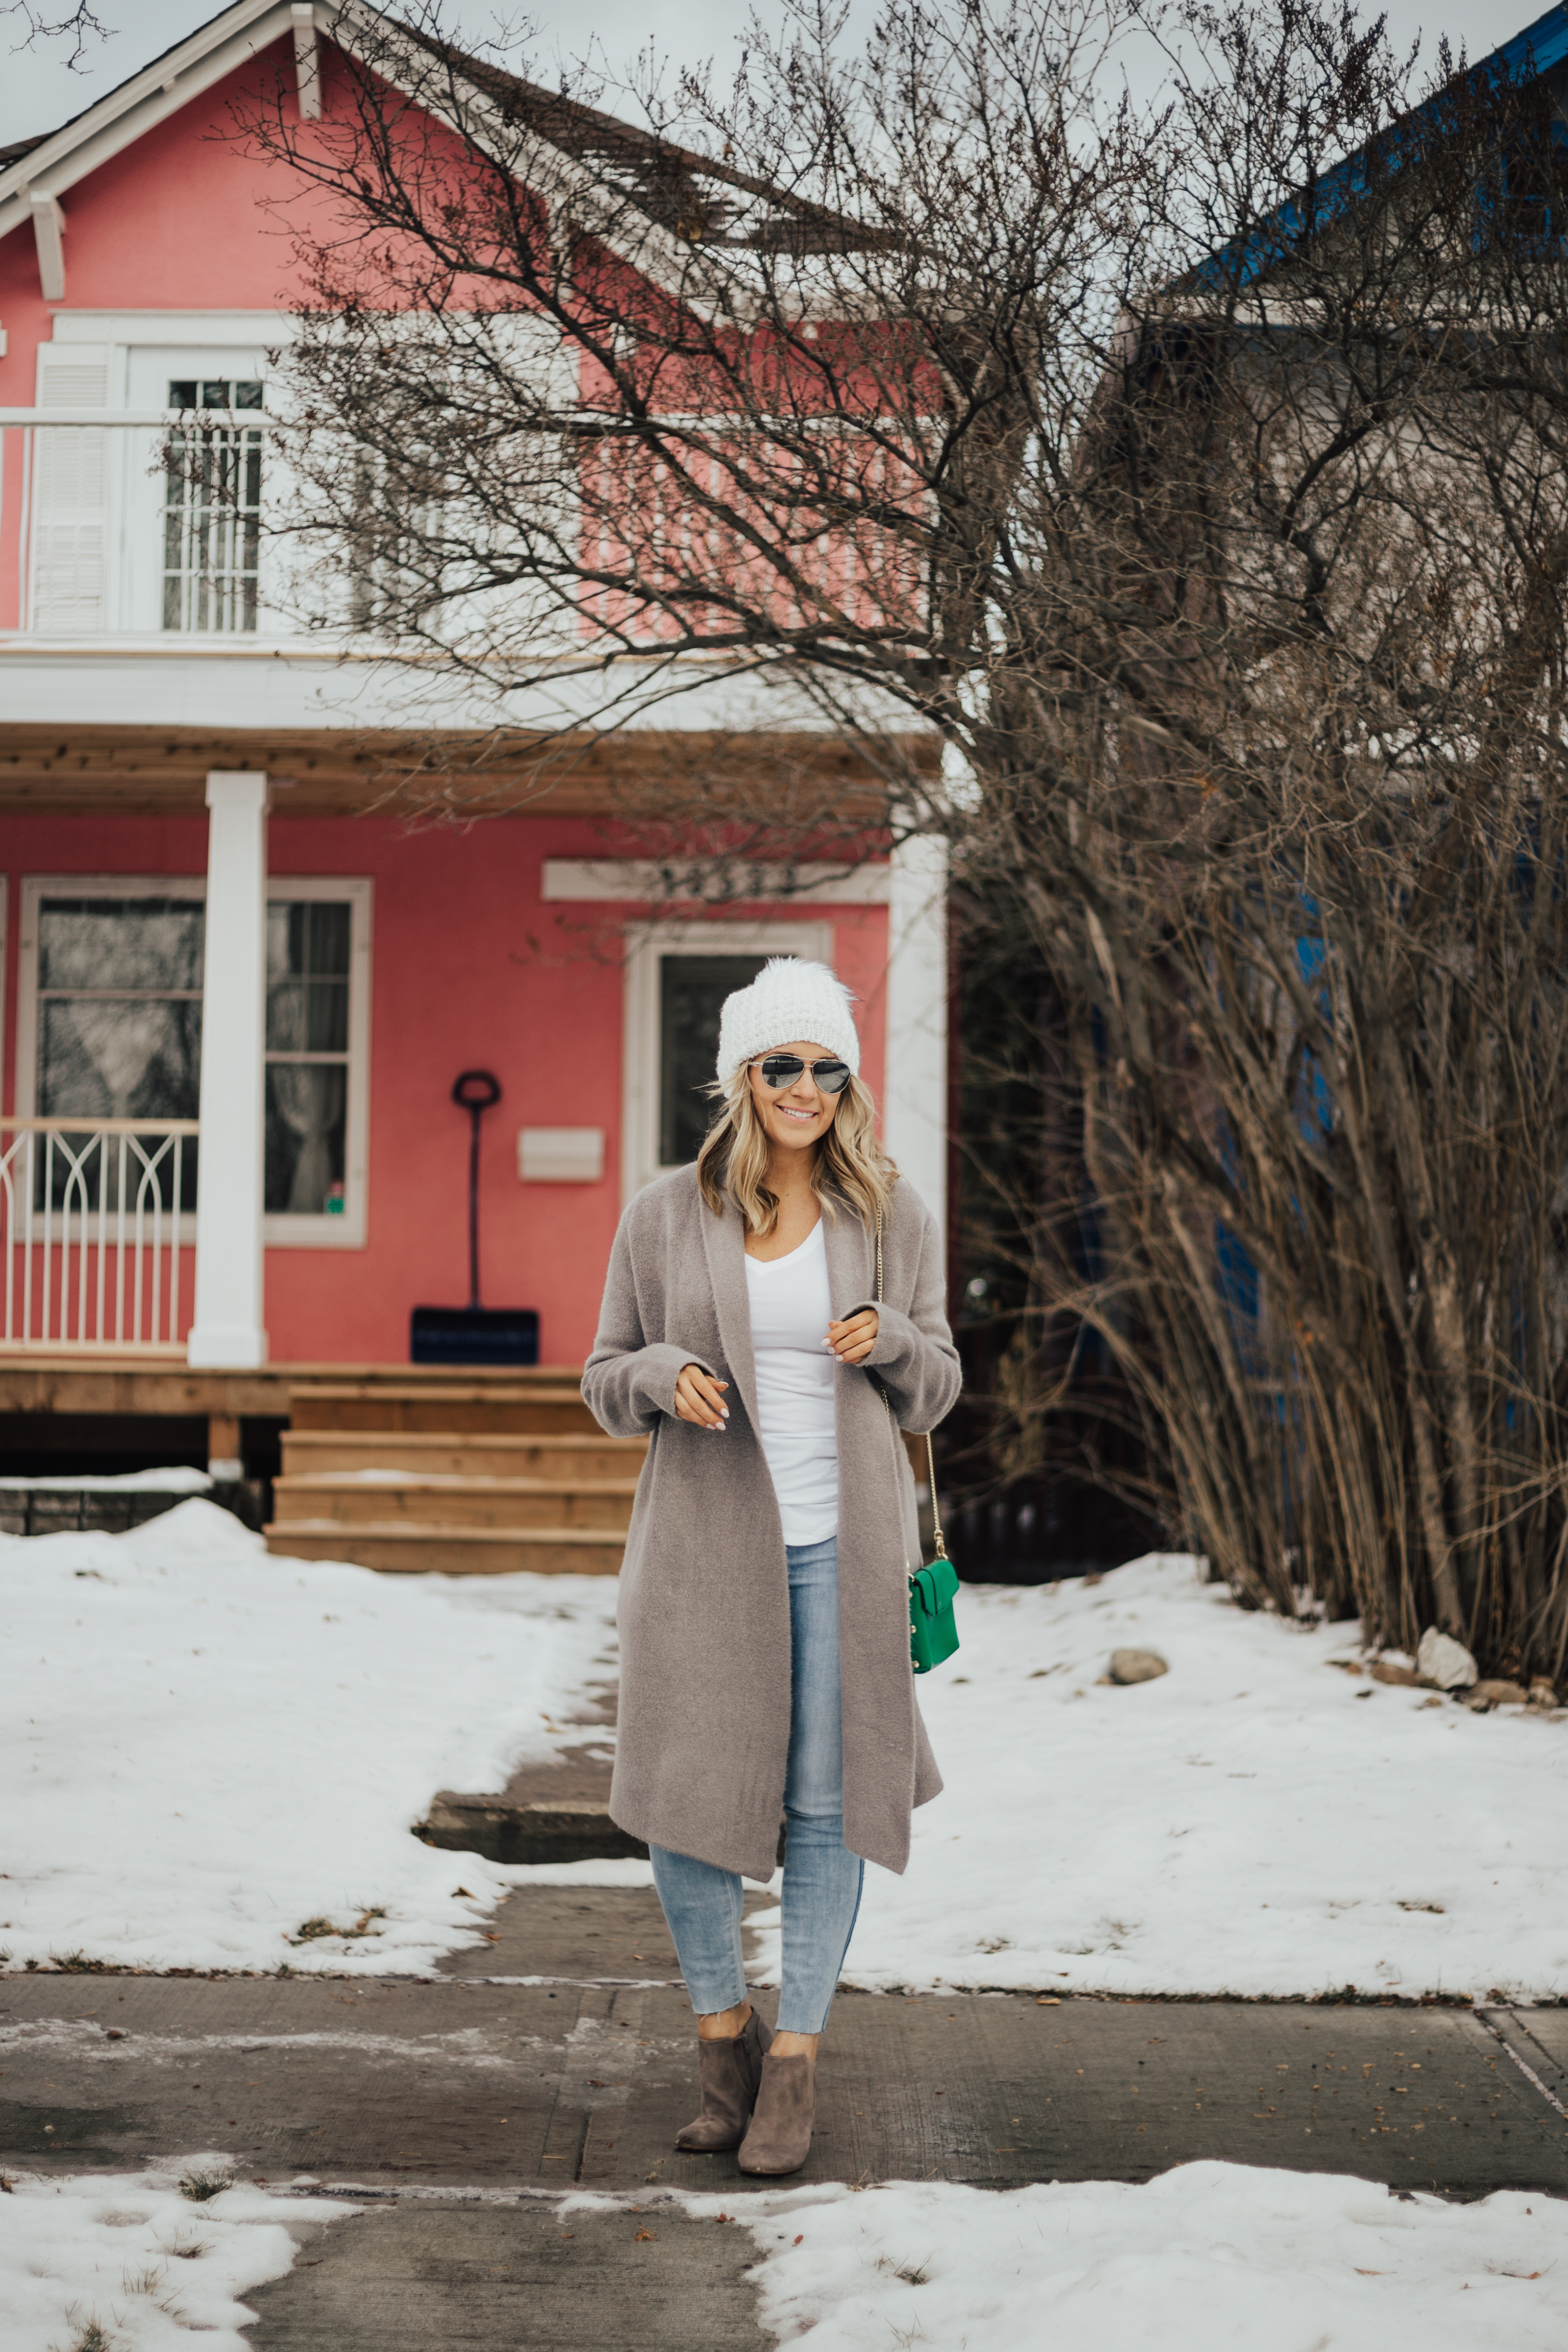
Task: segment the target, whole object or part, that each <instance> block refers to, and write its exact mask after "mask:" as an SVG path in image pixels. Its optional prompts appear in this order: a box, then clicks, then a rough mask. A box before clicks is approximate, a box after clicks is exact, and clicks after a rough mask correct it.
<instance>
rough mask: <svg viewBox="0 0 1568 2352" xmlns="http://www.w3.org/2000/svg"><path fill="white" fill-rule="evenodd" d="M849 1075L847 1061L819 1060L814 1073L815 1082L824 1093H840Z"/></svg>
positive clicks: (847, 1083)
mask: <svg viewBox="0 0 1568 2352" xmlns="http://www.w3.org/2000/svg"><path fill="white" fill-rule="evenodd" d="M851 1075H852V1073H851V1070H850V1066H849V1064H848V1063H847V1062H819V1063H818V1065H817V1067H816V1073H815V1076H816V1080H817V1084H818V1085H819V1086H820V1087H821V1089H822V1092H823V1093H824V1094H825V1095H841V1094H842V1093H843V1090H844V1088H845V1087H847V1086H848V1085H849V1082H850V1077H851Z"/></svg>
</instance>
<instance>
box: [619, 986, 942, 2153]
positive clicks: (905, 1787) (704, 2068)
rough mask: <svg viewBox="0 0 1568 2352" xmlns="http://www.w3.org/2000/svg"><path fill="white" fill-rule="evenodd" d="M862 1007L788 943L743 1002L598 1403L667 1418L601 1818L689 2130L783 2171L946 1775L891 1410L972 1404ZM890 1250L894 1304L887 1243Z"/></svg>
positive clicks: (644, 1505) (638, 1569) (804, 2141)
mask: <svg viewBox="0 0 1568 2352" xmlns="http://www.w3.org/2000/svg"><path fill="white" fill-rule="evenodd" d="M859 1073H860V1039H859V1037H858V1035H857V1034H856V1031H855V1025H854V1020H853V1016H852V1009H851V999H850V996H849V992H848V991H847V990H846V989H845V988H844V986H843V984H842V982H841V981H839V980H838V979H837V978H836V977H835V975H834V974H833V973H832V972H831V971H829V970H828V969H827V967H826V966H825V965H822V964H814V963H804V962H797V961H792V960H790V959H787V958H782V957H776V958H774V960H773V961H771V962H769V963H768V965H767V966H766V967H765V968H764V970H763V971H761V972H760V973H759V974H758V977H757V979H756V980H755V981H753V982H752V983H751V985H750V986H749V987H747V988H743V989H739V990H737V992H736V993H735V994H734V995H733V996H730V997H729V998H727V1000H726V1003H725V1006H724V1011H723V1014H722V1019H721V1026H720V1034H719V1052H718V1086H717V1087H716V1093H719V1094H720V1095H721V1097H722V1105H721V1108H720V1110H719V1113H718V1116H717V1118H716V1121H715V1123H714V1126H713V1127H712V1129H710V1131H709V1134H708V1136H707V1139H706V1142H705V1143H704V1145H703V1149H702V1152H701V1154H700V1156H699V1158H698V1160H697V1163H696V1166H695V1168H683V1169H681V1170H680V1171H677V1173H675V1174H674V1175H672V1176H665V1177H662V1178H661V1179H660V1180H659V1181H657V1182H656V1183H653V1184H651V1185H649V1187H648V1188H647V1190H646V1191H645V1192H641V1193H639V1194H638V1196H637V1198H636V1200H635V1201H633V1202H632V1205H631V1207H630V1208H629V1209H628V1210H627V1211H626V1213H625V1214H624V1216H623V1217H622V1220H621V1229H620V1231H619V1233H618V1234H616V1237H615V1247H614V1252H613V1254H612V1258H611V1263H610V1274H609V1278H608V1281H607V1282H606V1285H605V1291H604V1305H603V1309H602V1312H601V1318H600V1326H599V1336H598V1339H597V1340H596V1341H595V1343H594V1349H593V1354H592V1356H591V1359H590V1360H589V1363H588V1368H587V1370H586V1371H585V1372H584V1374H583V1381H582V1392H583V1395H584V1397H585V1398H586V1399H587V1401H588V1403H589V1405H590V1407H591V1410H592V1412H593V1414H594V1416H595V1418H596V1419H597V1420H598V1421H599V1423H601V1426H602V1427H603V1428H604V1429H606V1430H608V1431H609V1432H610V1433H611V1434H612V1436H617V1437H630V1436H636V1435H641V1434H643V1433H647V1434H648V1435H649V1436H650V1437H651V1439H652V1441H653V1442H652V1444H651V1445H650V1447H649V1451H648V1458H647V1462H646V1464H645V1465H644V1467H643V1475H642V1477H641V1479H640V1480H639V1482H638V1487H637V1500H636V1504H635V1507H634V1508H633V1511H632V1526H631V1530H630V1532H629V1534H628V1537H627V1540H626V1558H625V1566H624V1569H623V1570H622V1580H621V1606H620V1625H621V1717H620V1738H619V1742H618V1746H617V1752H616V1761H615V1777H614V1783H613V1787H612V1792H611V1801H610V1810H611V1812H612V1816H613V1818H614V1819H615V1821H616V1822H619V1823H620V1825H621V1827H622V1829H624V1830H627V1831H629V1832H631V1833H632V1835H633V1836H634V1837H639V1838H642V1839H644V1840H645V1841H646V1843H647V1844H648V1847H649V1851H650V1853H652V1856H653V1877H654V1883H655V1885H657V1887H658V1890H659V1896H660V1900H661V1902H662V1903H663V1905H664V1916H665V1918H666V1919H667V1920H668V1922H669V1927H670V1933H671V1935H672V1937H673V1938H674V1945H675V1949H676V1951H677V1952H678V1954H679V1955H680V1961H681V1969H682V1972H683V1974H684V1975H685V1981H686V1988H687V1991H688V1993H689V1995H690V1999H691V2004H692V2007H693V2009H694V2011H695V2012H696V2016H697V2035H698V2056H699V2073H700V2077H701V2089H702V2108H701V2112H700V2114H699V2115H698V2116H697V2117H696V2118H695V2121H694V2122H692V2123H690V2124H688V2125H687V2126H685V2129H684V2130H683V2131H682V2132H681V2133H680V2134H679V2135H678V2137H677V2139H676V2143H675V2144H676V2146H677V2147H682V2148H687V2149H698V2150H720V2149H730V2148H738V2150H739V2163H740V2168H741V2169H742V2171H745V2172H750V2173H761V2174H778V2173H786V2172H793V2171H796V2170H798V2169H799V2168H800V2166H801V2165H802V2164H803V2163H804V2162H805V2160H806V2157H807V2154H808V2152H809V2151H810V2144H811V2127H812V2120H813V2116H814V2113H815V2066H816V2055H817V2042H818V2037H819V2036H820V2034H821V2031H822V2028H823V2026H824V2025H825V2024H826V2022H827V2017H828V2011H829V2009H830V2007H831V2002H832V1998H833V1993H834V1990H835V1988H836V1986H837V1983H838V1979H839V1973H840V1969H841V1966H842V1963H843V1958H844V1954H845V1952H846V1950H847V1949H848V1947H849V1940H850V1937H851V1934H852V1930H853V1927H854V1922H855V1915H856V1912H857V1909H858V1907H859V1904H860V1895H861V1883H862V1875H863V1871H864V1864H866V1863H867V1862H875V1863H880V1864H882V1866H883V1869H885V1870H893V1871H902V1870H903V1869H904V1864H905V1863H906V1862H907V1860H908V1856H909V1819H910V1812H911V1809H912V1808H913V1807H914V1806H915V1805H923V1804H925V1803H926V1802H927V1801H929V1800H930V1799H931V1798H932V1797H935V1796H936V1794H937V1792H938V1791H939V1790H940V1788H941V1786H942V1782H941V1779H940V1776H939V1774H938V1773H937V1770H936V1762H935V1760H934V1759H933V1757H932V1754H931V1749H930V1747H929V1745H928V1743H927V1740H926V1738H925V1727H924V1726H923V1724H922V1723H921V1720H920V1713H919V1709H918V1708H917V1706H915V1691H914V1685H913V1680H912V1675H911V1670H910V1663H909V1603H908V1586H907V1573H908V1570H909V1569H910V1568H911V1567H913V1566H915V1565H917V1564H918V1561H919V1558H920V1553H919V1548H918V1547H919V1538H918V1532H917V1528H916V1518H915V1489H914V1482H913V1479H912V1477H911V1475H910V1469H909V1464H908V1459H907V1456H906V1455H905V1453H904V1446H903V1444H902V1442H901V1440H900V1438H899V1434H898V1432H899V1428H900V1426H903V1427H904V1428H906V1429H914V1430H927V1429H930V1428H933V1427H934V1426H935V1424H936V1423H937V1422H939V1421H940V1420H941V1419H942V1418H943V1416H944V1415H945V1414H946V1412H948V1411H949V1410H950V1409H951V1407H952V1405H953V1402H954V1401H955V1399H956V1396H957V1393H958V1387H959V1371H958V1361H957V1354H956V1349H955V1348H954V1345H953V1339H952V1335H951V1333H950V1332H949V1330H948V1328H947V1321H946V1315H945V1313H944V1311H943V1288H944V1286H943V1276H942V1255H941V1246H940V1242H939V1239H938V1235H937V1232H936V1224H935V1223H934V1221H933V1219H932V1217H931V1215H930V1213H929V1212H928V1211H927V1210H926V1209H925V1206H924V1205H923V1203H922V1202H921V1201H920V1200H919V1199H918V1197H917V1196H916V1194H915V1192H914V1191H913V1190H912V1189H911V1187H910V1186H909V1185H908V1184H907V1183H904V1182H901V1181H900V1180H899V1178H898V1174H897V1171H896V1170H895V1169H894V1167H893V1165H892V1163H891V1161H889V1160H887V1159H886V1158H885V1157H884V1156H883V1152H882V1150H881V1147H880V1146H879V1144H878V1142H877V1140H876V1135H875V1131H874V1127H873V1118H874V1111H875V1106H874V1104H873V1099H872V1097H871V1094H870V1092H869V1090H868V1089H867V1088H866V1087H865V1086H864V1085H863V1084H862V1080H861V1077H860V1075H859ZM879 1234H880V1236H881V1243H882V1255H883V1282H882V1296H881V1298H880V1300H879V1298H878V1295H877V1292H878V1285H877V1244H878V1236H879ZM780 1812H782V1814H783V1816H784V1819H785V1822H786V1853H785V1864H784V1894H783V1919H784V1926H783V1981H782V1989H781V1991H780V1996H779V2021H778V2026H777V2029H776V2030H775V2031H774V2032H769V2031H768V2027H767V2026H766V2025H765V2024H764V2023H763V2021H762V2020H761V2018H760V2017H759V2016H758V2013H757V2011H755V2010H754V2009H753V2008H752V2007H751V2004H750V2001H749V2000H748V1998H747V1990H746V1981H745V1977H744V1974H743V1971H742V1965H741V1940H740V1922H741V1882H742V1880H743V1879H746V1878H750V1879H755V1880H758V1881H764V1882H765V1881H766V1880H768V1878H770V1877H771V1876H772V1874H773V1870H774V1858H775V1850H776V1847H777V1843H778V1838H779V1817H780Z"/></svg>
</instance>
